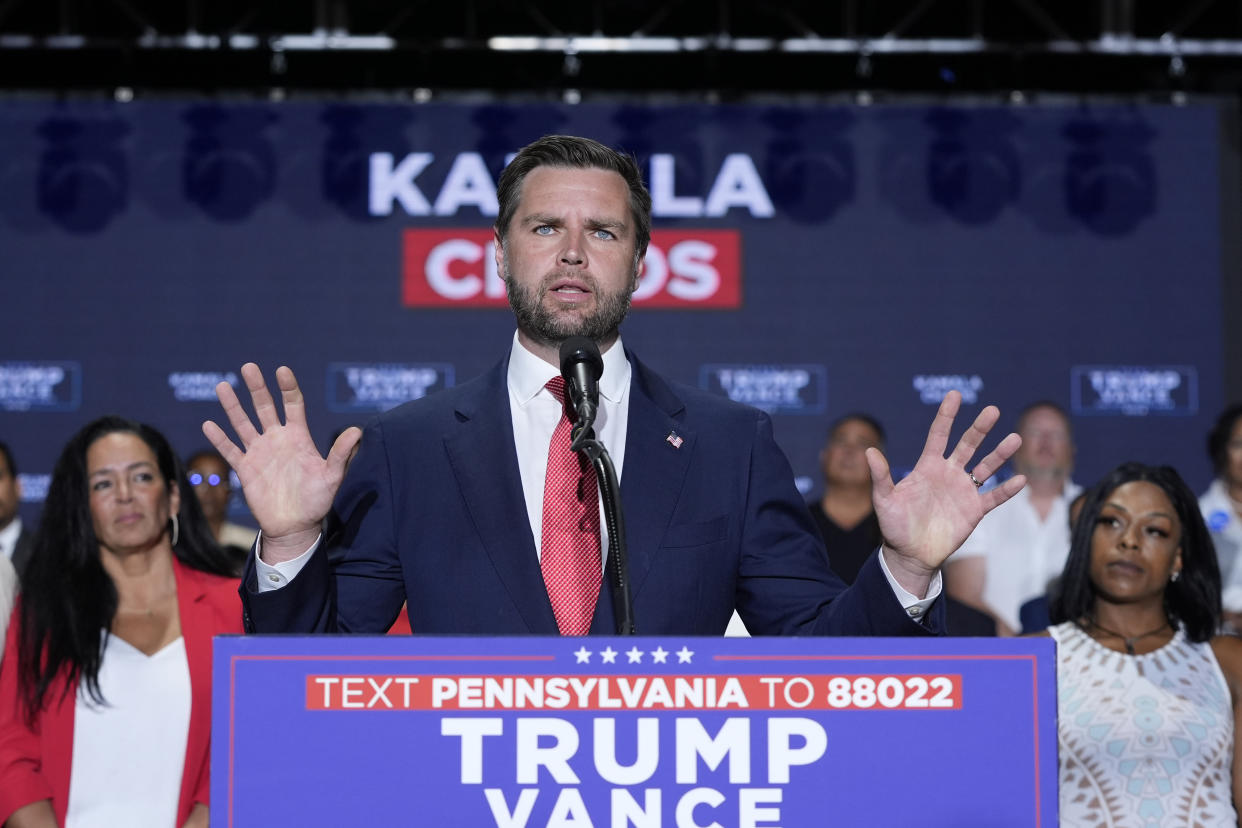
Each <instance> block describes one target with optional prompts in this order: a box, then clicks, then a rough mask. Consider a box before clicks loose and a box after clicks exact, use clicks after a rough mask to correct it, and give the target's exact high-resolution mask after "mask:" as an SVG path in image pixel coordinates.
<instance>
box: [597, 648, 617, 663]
mask: <svg viewBox="0 0 1242 828" xmlns="http://www.w3.org/2000/svg"><path fill="white" fill-rule="evenodd" d="M599 654H600V656H602V657H603V659H604V663H605V664H616V663H617V651H616V650H614V649H613V648H612V647H605V648H604V649H602V650H600V651H599Z"/></svg>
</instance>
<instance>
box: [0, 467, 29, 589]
mask: <svg viewBox="0 0 1242 828" xmlns="http://www.w3.org/2000/svg"><path fill="white" fill-rule="evenodd" d="M21 499H22V484H21V482H20V481H19V480H18V479H17V463H16V462H14V460H13V452H12V451H10V450H9V447H8V446H7V445H6V444H5V443H0V557H4V558H8V559H9V560H10V561H12V562H13V568H14V569H15V570H16V571H17V574H18V576H19V577H20V576H21V574H22V571H23V570H24V569H25V568H26V564H27V563H28V562H29V561H30V554H31V550H32V549H33V547H34V537H33V536H32V535H31V534H30V533H29V532H27V531H26V529H25V527H23V526H22V518H21V515H19V514H18V513H17V507H18V505H19V504H20V503H21Z"/></svg>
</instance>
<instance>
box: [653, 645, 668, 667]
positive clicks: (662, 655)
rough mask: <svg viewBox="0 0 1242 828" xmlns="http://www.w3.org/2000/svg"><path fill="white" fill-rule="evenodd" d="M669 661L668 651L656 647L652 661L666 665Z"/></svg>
mask: <svg viewBox="0 0 1242 828" xmlns="http://www.w3.org/2000/svg"><path fill="white" fill-rule="evenodd" d="M667 659H668V650H666V649H664V648H663V647H656V648H655V649H654V650H652V651H651V660H652V661H654V662H655V663H656V664H666V663H668V662H667Z"/></svg>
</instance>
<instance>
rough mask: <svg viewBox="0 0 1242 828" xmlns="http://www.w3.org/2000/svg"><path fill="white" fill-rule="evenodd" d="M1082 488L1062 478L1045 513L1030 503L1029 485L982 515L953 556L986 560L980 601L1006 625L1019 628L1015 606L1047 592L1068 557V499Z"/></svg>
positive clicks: (1017, 608)
mask: <svg viewBox="0 0 1242 828" xmlns="http://www.w3.org/2000/svg"><path fill="white" fill-rule="evenodd" d="M1080 492H1082V487H1081V486H1079V485H1077V484H1076V483H1073V482H1071V481H1066V483H1065V486H1064V487H1063V488H1062V489H1061V496H1060V497H1058V498H1057V499H1056V500H1055V501H1053V503H1052V509H1051V510H1050V511H1049V512H1048V517H1047V518H1041V517H1040V516H1039V512H1037V511H1036V510H1035V507H1034V506H1032V505H1031V490H1030V487H1026V488H1024V489H1022V491H1020V492H1018V493H1017V494H1016V495H1014V496H1013V497H1012V498H1010V499H1009V500H1007V501H1005V502H1004V503H1002V504H1001V505H999V506H997V507H996V508H995V509H993V510H992V511H991V512H989V513H988V514H986V515H984V516H983V520H981V521H980V522H979V525H978V526H976V527H975V531H974V532H972V533H971V535H970V537H968V538H967V539H966V542H965V543H963V544H962V548H961V549H959V550H957V552H956V553H955V554H954V556H953V557H954V558H955V559H959V560H960V559H963V558H971V557H979V556H982V557H983V558H984V560H986V561H987V568H986V570H985V572H986V574H985V575H984V581H983V601H984V603H986V604H987V605H988V606H989V607H991V608H992V610H993V611H994V612H995V613H996V614H997V616H998V617H999V618H1000V619H1001V620H1002V621H1004V622H1005V623H1006V624H1008V625H1009V628H1010V629H1013V630H1020V629H1022V620H1021V616H1020V614H1019V610H1021V609H1022V605H1023V604H1024V603H1026V602H1027V601H1029V600H1031V599H1032V598H1038V597H1039V596H1041V595H1044V594H1046V593H1047V591H1048V584H1049V582H1051V581H1052V580H1053V579H1054V578H1056V577H1058V576H1060V574H1061V570H1063V569H1064V568H1065V559H1066V558H1067V557H1068V556H1069V547H1070V529H1069V504H1070V503H1071V502H1073V500H1074V498H1076V497H1078V495H1079V493H1080Z"/></svg>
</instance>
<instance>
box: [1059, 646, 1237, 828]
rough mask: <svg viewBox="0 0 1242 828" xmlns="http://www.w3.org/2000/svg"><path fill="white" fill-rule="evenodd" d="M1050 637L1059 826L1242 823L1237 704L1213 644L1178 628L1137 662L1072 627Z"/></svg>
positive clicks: (1151, 827)
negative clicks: (1236, 770) (1236, 779)
mask: <svg viewBox="0 0 1242 828" xmlns="http://www.w3.org/2000/svg"><path fill="white" fill-rule="evenodd" d="M1048 631H1049V633H1050V634H1051V635H1052V637H1053V638H1054V639H1055V640H1056V642H1057V707H1058V720H1057V735H1058V738H1057V743H1058V748H1059V750H1058V753H1059V761H1060V766H1061V774H1060V776H1061V825H1062V826H1064V828H1097V826H1106V827H1107V828H1131V826H1133V828H1166V826H1168V827H1169V828H1172V826H1177V827H1178V828H1186V827H1187V826H1197V825H1202V826H1224V825H1236V824H1237V815H1236V814H1235V812H1234V808H1233V804H1232V797H1233V789H1232V782H1233V761H1232V756H1233V727H1234V722H1233V706H1232V704H1231V702H1230V697H1229V686H1228V684H1226V683H1225V676H1224V674H1223V673H1222V672H1221V670H1220V665H1219V664H1218V663H1217V661H1216V656H1215V655H1214V654H1213V653H1212V647H1211V645H1210V644H1207V643H1203V644H1192V643H1190V642H1189V641H1187V640H1186V636H1185V635H1184V634H1183V633H1182V631H1181V630H1178V631H1177V632H1176V633H1175V634H1174V636H1173V640H1172V641H1170V642H1169V643H1168V644H1166V645H1165V646H1163V647H1161V648H1160V649H1159V650H1156V651H1155V652H1151V653H1147V654H1146V655H1138V656H1132V655H1126V654H1124V653H1118V652H1115V651H1113V650H1110V649H1108V648H1107V647H1105V646H1104V645H1102V644H1100V643H1099V642H1098V641H1096V640H1095V639H1093V638H1091V636H1089V635H1087V634H1086V633H1085V632H1083V631H1082V630H1081V629H1079V628H1078V626H1077V625H1076V624H1073V623H1070V622H1066V623H1064V624H1058V625H1056V626H1054V627H1051V628H1049V630H1048Z"/></svg>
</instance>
